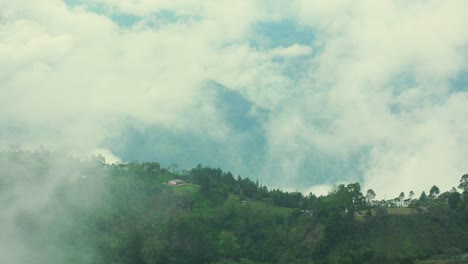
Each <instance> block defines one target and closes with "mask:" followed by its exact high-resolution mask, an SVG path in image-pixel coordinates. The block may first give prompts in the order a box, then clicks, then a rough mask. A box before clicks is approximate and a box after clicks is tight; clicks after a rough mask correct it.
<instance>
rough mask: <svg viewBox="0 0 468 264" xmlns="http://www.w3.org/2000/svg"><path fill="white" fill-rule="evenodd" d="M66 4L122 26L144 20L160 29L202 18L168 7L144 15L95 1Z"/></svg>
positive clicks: (146, 23) (82, 0) (148, 24)
mask: <svg viewBox="0 0 468 264" xmlns="http://www.w3.org/2000/svg"><path fill="white" fill-rule="evenodd" d="M65 4H66V5H67V6H69V7H72V8H73V7H78V6H81V7H84V8H85V9H86V10H88V11H89V12H93V13H96V14H99V15H104V16H107V17H109V18H110V19H111V20H112V21H113V22H114V23H116V24H117V25H118V26H119V27H121V28H132V27H133V26H135V25H136V24H138V23H140V22H142V21H144V23H145V24H144V25H145V26H147V27H149V28H153V29H158V28H160V27H162V26H166V25H168V24H173V23H178V22H184V21H191V20H199V19H200V18H197V17H192V16H181V15H179V14H177V12H176V11H174V10H168V9H164V10H160V11H159V12H157V13H154V14H151V15H148V16H144V17H143V16H137V15H134V14H130V13H124V12H117V11H116V10H114V9H113V7H112V6H110V5H106V4H103V3H94V2H90V1H85V0H65Z"/></svg>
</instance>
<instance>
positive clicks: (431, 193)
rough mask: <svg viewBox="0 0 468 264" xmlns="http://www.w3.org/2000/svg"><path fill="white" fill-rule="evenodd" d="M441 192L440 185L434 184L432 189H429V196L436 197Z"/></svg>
mask: <svg viewBox="0 0 468 264" xmlns="http://www.w3.org/2000/svg"><path fill="white" fill-rule="evenodd" d="M439 193H440V190H439V187H437V186H435V185H434V186H432V188H431V190H429V197H431V198H435V197H436V196H437V195H438V194H439Z"/></svg>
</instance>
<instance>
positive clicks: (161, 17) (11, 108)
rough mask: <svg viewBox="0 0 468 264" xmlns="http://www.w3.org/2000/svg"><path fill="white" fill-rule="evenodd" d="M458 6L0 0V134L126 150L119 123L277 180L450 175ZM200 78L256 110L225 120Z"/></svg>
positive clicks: (412, 182) (464, 40)
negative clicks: (252, 118)
mask: <svg viewBox="0 0 468 264" xmlns="http://www.w3.org/2000/svg"><path fill="white" fill-rule="evenodd" d="M467 5H468V4H467V3H466V1H450V2H443V3H442V2H440V1H424V2H421V1H416V2H411V3H407V2H404V1H387V2H384V3H381V2H375V1H359V3H356V2H353V1H301V0H296V1H288V2H287V3H286V2H283V1H248V2H239V3H237V2H236V3H233V2H232V1H204V2H203V3H198V2H197V3H195V2H193V1H183V0H180V1H120V2H115V1H107V0H81V1H79V0H68V1H65V2H64V1H57V0H54V1H45V0H44V1H34V3H31V2H30V1H23V0H19V1H0V10H1V11H0V66H1V67H2V69H3V70H2V71H1V73H0V105H1V110H2V111H0V141H1V143H2V144H3V145H8V144H21V145H23V146H25V147H27V146H30V147H33V148H34V147H37V146H39V145H44V146H46V147H47V148H52V149H59V150H66V151H69V152H73V153H89V152H90V151H92V150H94V149H96V148H100V149H108V150H111V151H114V152H118V153H119V154H124V153H125V151H126V150H125V141H126V140H127V138H128V137H129V136H128V135H127V134H126V133H127V132H128V129H129V128H131V129H132V130H134V131H139V132H138V133H136V134H139V135H148V134H149V132H148V131H151V134H158V133H162V132H160V131H165V132H164V133H166V134H167V133H170V134H180V135H191V136H193V137H194V138H196V139H197V140H201V139H204V140H207V141H209V142H210V143H209V144H208V143H207V144H204V143H203V144H200V145H199V146H201V147H202V149H196V150H193V151H192V152H190V153H188V154H186V155H189V156H191V157H192V158H193V159H194V160H195V157H197V152H199V153H203V152H204V151H207V150H204V149H203V147H204V146H208V145H210V144H211V145H210V146H212V145H213V146H217V147H216V148H213V149H218V151H219V153H221V151H220V150H224V152H223V153H224V155H221V156H219V155H217V157H216V156H214V157H213V160H216V162H214V164H213V165H215V166H222V167H223V168H226V169H232V170H235V169H236V168H235V167H237V166H239V167H245V170H243V171H242V172H245V173H249V174H250V175H247V176H249V177H251V178H256V177H258V178H259V179H260V180H261V181H263V182H265V183H267V184H269V185H272V186H279V187H283V188H289V189H298V190H308V189H310V188H313V186H324V185H328V184H333V183H334V182H343V181H344V182H346V181H360V182H361V183H362V184H363V185H364V186H365V188H373V189H374V190H376V192H377V193H378V194H379V191H380V190H381V191H380V192H385V193H388V195H397V194H398V193H399V192H400V191H409V190H414V191H415V192H418V191H422V190H428V189H429V188H430V185H432V184H437V185H438V186H439V187H441V189H448V188H450V187H451V186H453V185H456V182H457V181H458V179H459V178H460V176H461V175H462V174H463V173H466V171H467V170H468V168H467V165H466V164H467V157H468V140H467V139H466V135H467V134H468V92H467V90H468V88H467V86H468V81H467V77H466V76H467V74H468V65H467V61H468V60H467V58H468V32H467V31H466V30H465V27H466V25H468V17H467V16H466V15H465V14H464V10H467V9H468V6H467ZM207 81H213V82H217V83H219V84H222V85H223V86H224V87H226V89H229V90H231V91H234V92H235V93H237V94H239V95H241V96H242V97H243V98H244V99H245V100H246V101H248V102H251V103H252V105H254V106H256V107H259V109H265V111H268V116H267V118H265V119H261V118H260V119H258V127H259V128H258V129H257V128H256V129H254V130H245V131H239V130H236V129H235V127H233V125H232V124H231V123H230V121H229V120H228V119H227V118H226V115H223V113H222V112H221V111H219V106H218V104H217V101H216V100H217V97H216V93H213V92H207V90H206V89H205V88H206V87H205V86H206V82H207ZM254 110H255V109H253V110H252V113H253V112H255V111H254ZM149 128H151V130H148V129H149ZM168 131H169V132H168ZM252 131H255V135H252V133H253V132H252ZM116 139H118V140H116ZM249 140H250V141H249ZM259 140H261V141H262V143H261V144H252V141H255V142H257V141H259ZM128 141H129V142H133V141H132V140H128ZM149 143H150V142H149ZM144 144H146V145H148V144H147V143H144ZM190 144H191V143H190V142H189V143H186V144H185V145H181V146H177V147H178V148H179V149H182V150H178V151H179V152H183V148H184V147H185V148H187V146H188V145H190ZM249 147H250V148H249ZM252 148H258V149H260V148H261V150H258V149H254V151H257V152H256V156H255V157H257V158H258V159H257V158H256V159H255V160H254V161H252V157H251V156H249V155H248V153H251V152H252ZM152 149H154V152H155V153H158V155H159V156H161V155H163V153H161V152H162V150H161V148H160V146H158V145H155V146H154V147H153V148H152ZM127 152H128V151H127ZM109 154H112V153H109ZM158 155H156V156H158ZM129 156H130V155H129ZM218 157H220V158H219V160H217V158H218ZM130 158H131V157H130ZM146 158H148V159H149V158H151V157H146ZM206 159H207V160H208V159H209V156H208V157H206ZM174 162H178V161H177V160H174ZM207 165H211V164H207ZM315 189H317V188H315ZM322 189H323V188H322Z"/></svg>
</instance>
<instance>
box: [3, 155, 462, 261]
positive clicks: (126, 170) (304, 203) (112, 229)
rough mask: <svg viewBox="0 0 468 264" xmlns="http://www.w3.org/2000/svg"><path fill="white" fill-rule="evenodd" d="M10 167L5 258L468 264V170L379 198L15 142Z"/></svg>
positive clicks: (353, 187) (7, 158) (352, 188)
mask: <svg viewBox="0 0 468 264" xmlns="http://www.w3.org/2000/svg"><path fill="white" fill-rule="evenodd" d="M0 167H1V171H0V202H1V204H2V205H3V211H4V212H3V214H2V215H1V216H0V220H2V223H3V224H2V227H1V229H0V231H2V233H4V234H7V236H4V237H3V238H0V248H4V252H3V253H4V254H3V256H2V257H0V262H2V263H103V264H104V263H105V264H107V263H132V264H139V263H141V264H143V263H146V264H149V263H468V261H467V260H464V259H463V257H464V256H465V257H466V253H467V252H468V242H467V241H468V175H463V176H462V178H461V181H460V183H454V184H456V185H458V186H459V189H458V190H456V189H453V190H451V191H449V192H444V193H441V192H440V190H439V189H438V188H437V186H434V187H433V188H431V190H429V192H428V193H429V194H427V195H426V193H422V194H421V195H420V197H419V198H416V197H414V193H410V194H408V195H407V196H408V198H406V199H405V194H404V193H402V194H401V195H400V196H399V197H397V198H395V199H391V200H387V201H374V197H375V193H374V191H373V190H368V191H367V192H365V194H363V191H362V190H361V187H360V185H359V183H350V184H347V185H343V184H342V185H337V186H335V188H334V189H333V190H331V191H330V193H329V194H328V195H325V196H319V197H318V196H316V195H314V194H308V195H303V194H302V193H299V192H284V191H281V190H278V189H269V188H267V187H266V186H263V185H262V184H260V183H258V182H254V181H251V180H250V179H248V178H242V177H241V176H237V177H234V175H232V174H231V173H230V172H224V171H222V170H221V169H215V168H209V167H203V166H201V165H199V166H197V167H196V168H193V169H191V170H189V171H184V172H177V171H175V169H174V168H171V169H166V168H161V166H160V164H159V163H156V162H130V163H127V164H120V165H106V164H105V163H104V162H103V159H102V158H96V159H92V160H87V161H83V160H77V159H72V158H67V157H64V156H63V155H59V154H57V153H49V152H47V151H41V152H36V153H30V152H25V151H14V152H2V153H0ZM172 179H180V180H183V181H184V182H185V184H183V185H180V186H171V185H169V184H167V182H168V181H169V180H172Z"/></svg>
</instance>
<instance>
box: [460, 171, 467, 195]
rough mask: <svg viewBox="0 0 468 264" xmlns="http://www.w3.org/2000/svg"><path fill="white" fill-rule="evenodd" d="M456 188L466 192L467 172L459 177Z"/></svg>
mask: <svg viewBox="0 0 468 264" xmlns="http://www.w3.org/2000/svg"><path fill="white" fill-rule="evenodd" d="M458 189H460V190H462V191H463V192H468V174H465V175H463V176H462V177H461V179H460V184H459V185H458Z"/></svg>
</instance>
